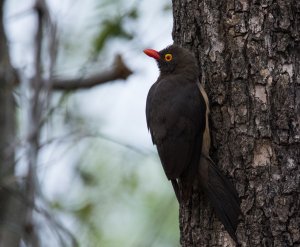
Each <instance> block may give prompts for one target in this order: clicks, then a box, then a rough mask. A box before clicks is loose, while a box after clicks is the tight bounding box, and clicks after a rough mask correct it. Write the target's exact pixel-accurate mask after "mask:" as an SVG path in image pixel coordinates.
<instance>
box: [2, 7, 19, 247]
mask: <svg viewBox="0 0 300 247" xmlns="http://www.w3.org/2000/svg"><path fill="white" fill-rule="evenodd" d="M4 2H5V1H0V246H9V247H17V246H19V241H20V235H21V232H22V222H21V219H22V210H20V207H21V202H20V200H19V199H17V197H16V194H15V192H16V190H17V185H16V180H15V177H14V168H15V147H16V142H15V133H16V129H15V125H16V124H15V122H16V119H15V118H16V108H15V102H14V97H13V89H14V86H15V85H16V82H17V80H16V74H15V72H14V69H13V67H12V66H11V63H10V58H9V54H8V45H7V40H6V36H5V32H4V27H3V6H4Z"/></svg>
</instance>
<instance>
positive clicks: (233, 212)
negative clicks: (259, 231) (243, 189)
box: [200, 155, 241, 242]
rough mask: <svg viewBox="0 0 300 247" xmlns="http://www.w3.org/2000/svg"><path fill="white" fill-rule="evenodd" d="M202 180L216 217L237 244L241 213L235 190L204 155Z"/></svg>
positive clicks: (202, 158)
mask: <svg viewBox="0 0 300 247" xmlns="http://www.w3.org/2000/svg"><path fill="white" fill-rule="evenodd" d="M200 178H201V184H202V186H203V187H204V191H205V192H206V194H207V197H208V198H209V200H210V202H211V204H212V206H213V208H214V210H215V213H216V215H217V216H218V218H219V219H220V221H221V222H222V223H223V225H224V227H225V229H226V231H227V232H228V233H229V235H230V236H231V238H232V239H233V240H234V241H235V242H237V238H236V234H235V232H236V228H237V225H238V217H239V215H240V213H241V211H240V202H239V198H238V195H237V192H236V190H235V188H234V187H233V185H232V184H231V183H230V181H229V180H228V179H227V178H226V177H225V176H224V175H223V174H222V173H221V171H220V170H219V169H218V167H217V166H216V165H215V163H214V162H213V161H212V160H211V159H210V158H209V157H205V156H203V155H202V156H201V161H200Z"/></svg>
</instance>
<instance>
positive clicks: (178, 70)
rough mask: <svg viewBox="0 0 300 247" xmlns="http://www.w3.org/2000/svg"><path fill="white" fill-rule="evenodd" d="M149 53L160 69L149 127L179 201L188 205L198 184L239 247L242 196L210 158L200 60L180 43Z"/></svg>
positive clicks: (151, 98)
mask: <svg viewBox="0 0 300 247" xmlns="http://www.w3.org/2000/svg"><path fill="white" fill-rule="evenodd" d="M144 53H145V54H146V55H148V56H149V57H152V58H154V59H155V60H156V62H157V65H158V68H159V71H160V74H159V77H158V79H157V80H156V82H155V83H154V84H153V85H152V86H151V88H150V90H149V92H148V96H147V100H146V120H147V127H148V129H149V131H150V134H151V138H152V142H153V144H154V145H156V147H157V151H158V155H159V158H160V161H161V163H162V166H163V169H164V172H165V174H166V176H167V178H168V179H169V180H170V181H171V183H172V186H173V188H174V191H175V194H176V197H177V200H178V202H179V203H180V204H181V203H188V201H189V199H190V197H191V195H192V191H193V187H194V186H195V185H196V186H197V184H198V185H199V186H200V187H201V188H202V190H203V191H204V192H205V194H206V196H207V197H208V199H209V201H210V202H211V205H212V207H213V208H214V211H215V213H216V215H217V216H218V218H219V219H220V221H221V222H222V223H223V225H224V227H225V229H226V231H227V232H228V233H229V235H230V236H231V238H232V239H233V240H234V241H235V242H236V243H237V237H236V229H237V225H238V218H239V215H240V213H241V211H240V202H239V197H238V194H237V191H236V189H235V188H234V187H233V185H232V183H231V182H230V181H229V180H228V178H227V177H226V176H225V175H223V174H222V172H221V170H220V169H219V168H218V167H217V165H216V164H215V163H214V162H213V160H212V159H211V157H210V156H209V153H210V146H211V139H210V130H209V100H208V96H207V94H206V92H205V90H204V87H203V85H202V84H201V83H200V81H199V78H198V77H199V67H198V64H197V60H196V58H195V56H194V55H193V53H191V52H190V51H189V50H187V49H185V48H183V47H180V46H179V45H176V44H173V45H170V46H168V47H166V48H165V49H163V50H161V51H156V50H153V49H145V50H144Z"/></svg>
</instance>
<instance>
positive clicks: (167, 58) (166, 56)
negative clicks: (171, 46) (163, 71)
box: [165, 53, 173, 62]
mask: <svg viewBox="0 0 300 247" xmlns="http://www.w3.org/2000/svg"><path fill="white" fill-rule="evenodd" d="M172 58H173V56H172V54H170V53H168V54H166V55H165V60H166V61H167V62H170V61H171V60H172Z"/></svg>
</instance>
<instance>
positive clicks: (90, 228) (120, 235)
mask: <svg viewBox="0 0 300 247" xmlns="http://www.w3.org/2000/svg"><path fill="white" fill-rule="evenodd" d="M12 2H14V1H12ZM58 2H59V1H55V0H49V1H48V3H49V5H50V7H51V9H52V12H53V15H54V16H55V17H56V21H57V26H58V29H59V43H60V45H59V51H58V59H57V64H56V67H55V71H56V74H57V75H64V76H84V75H86V74H88V73H93V72H95V71H99V68H101V70H102V69H105V68H106V67H107V66H109V65H110V64H111V61H112V60H113V57H114V54H116V53H117V52H120V50H121V53H122V55H123V56H124V57H125V62H126V63H128V64H129V66H130V65H132V66H134V65H133V64H132V62H131V59H132V58H133V59H135V58H138V55H137V54H139V56H140V53H141V50H142V49H143V48H145V46H146V45H152V44H159V42H158V43H155V42H154V40H156V39H157V38H158V39H159V38H160V36H166V35H168V36H170V33H166V31H165V30H164V29H163V30H160V29H159V28H160V27H159V28H157V30H158V31H157V32H156V34H155V35H156V36H154V38H153V37H152V38H153V40H152V41H151V40H150V41H147V42H145V40H144V39H143V37H144V36H145V35H146V33H147V30H148V29H149V26H151V25H152V22H153V20H154V19H153V18H156V16H157V15H167V16H168V18H169V21H170V22H172V20H171V5H170V3H169V1H162V2H161V3H160V4H158V7H156V9H159V11H158V10H156V12H155V13H152V15H150V17H149V16H148V20H145V17H144V16H145V12H148V9H147V8H149V6H151V5H152V3H148V4H146V5H145V3H143V1H121V0H114V1H112V0H98V1H95V0H89V1H86V2H85V3H83V2H80V1H73V3H72V5H71V7H70V10H69V11H68V13H67V15H63V12H61V13H60V8H61V6H60V4H59V3H58ZM71 2H72V1H71ZM144 2H145V1H144ZM157 3H159V1H156V4H157ZM14 4H18V1H15V3H13V4H12V5H11V6H12V7H11V8H13V6H14ZM84 4H87V5H89V6H90V7H89V8H86V7H84V6H83V5H84ZM153 4H154V3H153ZM145 6H146V7H145ZM147 6H148V7H147ZM149 12H150V11H149ZM145 23H146V26H145ZM120 48H123V49H120ZM136 60H138V59H136ZM137 63H138V62H137ZM21 66H22V64H21ZM135 73H136V74H138V76H139V78H143V77H145V74H143V73H142V72H141V70H140V68H139V67H136V68H135ZM132 77H134V76H132ZM149 80H150V79H149ZM150 82H151V80H150ZM128 83H131V82H128ZM133 83H134V82H133ZM138 83H139V84H143V82H138ZM149 86H150V84H149V85H148V87H149ZM108 87H110V89H109V88H108ZM123 87H125V86H124V85H122V84H121V83H118V84H117V85H115V84H114V86H113V85H105V86H100V87H99V88H97V89H91V90H88V91H87V92H76V93H55V94H54V95H53V99H52V105H53V111H51V114H52V115H51V118H50V120H49V122H48V123H47V125H46V127H45V128H44V130H43V135H42V140H43V142H44V143H46V144H47V145H45V148H43V150H42V151H41V153H40V160H41V161H40V163H41V164H42V165H41V166H40V172H39V176H40V178H41V181H42V182H41V190H42V191H43V196H44V197H45V201H47V202H48V203H49V207H50V208H49V210H50V211H51V212H52V213H53V214H55V215H57V216H58V220H59V221H60V222H62V224H63V225H64V226H65V228H66V229H67V231H70V233H71V234H73V235H74V237H75V238H76V239H77V241H78V245H79V246H85V247H89V246H91V247H97V246H105V247H117V246H126V247H127V246H128V247H140V246H145V247H147V246H155V247H160V246H161V247H168V246H170V247H171V246H172V247H174V246H179V227H178V205H177V202H176V199H175V196H174V193H173V191H172V188H171V185H170V184H169V182H168V181H167V179H166V178H165V174H164V173H163V170H162V168H161V165H160V162H159V159H158V157H157V154H156V150H155V149H154V148H152V147H149V146H147V145H139V142H138V141H137V142H135V141H134V140H131V141H132V142H130V143H129V142H128V138H127V139H126V138H125V137H120V136H119V135H118V133H119V132H120V131H121V132H122V131H123V130H124V129H121V130H119V132H117V133H114V130H110V131H109V129H110V128H109V125H110V121H111V119H115V120H114V121H118V118H117V119H116V118H114V117H112V118H111V119H108V118H107V116H110V115H111V114H112V113H111V111H112V110H113V109H116V108H117V109H121V111H122V105H121V104H122V103H121V102H120V101H118V100H113V101H108V103H107V104H106V102H107V101H105V100H101V97H104V95H105V96H106V97H109V98H114V99H116V98H118V96H119V95H118V94H112V91H114V90H115V91H117V90H119V89H120V88H123ZM147 90H148V89H147ZM95 95H96V96H95ZM107 95H108V96H107ZM93 97H94V98H95V97H96V98H98V99H99V100H98V101H95V100H92V98H93ZM130 97H131V98H132V96H130ZM136 97H138V96H136ZM139 97H140V98H141V99H142V100H143V101H145V100H146V98H145V95H142V96H139ZM116 105H117V106H116ZM142 107H144V106H142ZM94 109H98V110H99V111H98V112H95V111H94ZM99 112H100V113H99ZM95 114H98V115H97V116H95ZM118 114H119V113H118ZM125 117H126V118H128V120H127V122H124V123H123V124H122V123H121V125H122V126H123V128H125V129H126V128H127V126H129V125H134V123H133V121H137V120H136V119H138V118H145V116H144V114H143V115H139V116H134V117H132V116H130V114H129V115H128V116H125ZM143 121H144V120H143ZM107 130H108V131H107ZM145 131H146V127H145ZM123 132H124V131H123ZM128 135H130V133H129V134H128ZM132 135H133V137H132V138H133V139H134V134H132ZM132 138H129V139H132ZM146 138H148V139H149V140H150V135H148V136H147V137H146ZM49 140H51V141H49ZM46 223H47V222H46ZM47 234H48V235H49V234H50V235H51V233H49V232H48V233H46V231H45V233H44V236H47ZM42 235H43V234H42ZM50 239H51V240H49V239H48V238H45V239H43V240H42V241H43V244H44V246H56V245H55V244H54V245H53V243H54V242H55V241H57V246H60V245H59V244H61V243H62V242H63V241H62V240H55V239H54V238H53V237H52V238H51V237H50Z"/></svg>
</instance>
